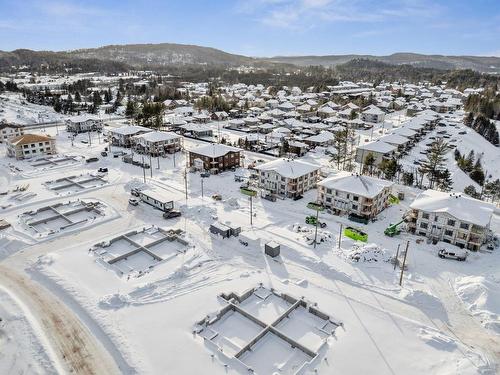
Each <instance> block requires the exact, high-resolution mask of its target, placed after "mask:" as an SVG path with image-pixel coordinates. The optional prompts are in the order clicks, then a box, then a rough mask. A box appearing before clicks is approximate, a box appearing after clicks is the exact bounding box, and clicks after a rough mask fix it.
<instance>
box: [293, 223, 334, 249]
mask: <svg viewBox="0 0 500 375" xmlns="http://www.w3.org/2000/svg"><path fill="white" fill-rule="evenodd" d="M291 229H292V231H293V232H295V233H301V234H302V238H303V239H304V240H305V241H306V242H307V243H308V244H309V245H312V244H313V243H314V233H315V230H316V228H315V227H314V226H311V225H301V224H299V223H295V224H293V225H292V228H291ZM331 240H332V234H331V233H330V232H327V231H325V230H322V229H320V228H319V227H318V234H317V241H318V243H323V242H330V241H331Z"/></svg>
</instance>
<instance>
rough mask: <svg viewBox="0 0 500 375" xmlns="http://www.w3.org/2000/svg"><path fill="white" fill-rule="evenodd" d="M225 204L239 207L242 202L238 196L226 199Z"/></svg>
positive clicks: (229, 206)
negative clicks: (239, 201)
mask: <svg viewBox="0 0 500 375" xmlns="http://www.w3.org/2000/svg"><path fill="white" fill-rule="evenodd" d="M224 206H225V208H239V207H240V204H239V203H238V200H237V199H236V198H234V197H231V198H228V199H225V200H224Z"/></svg>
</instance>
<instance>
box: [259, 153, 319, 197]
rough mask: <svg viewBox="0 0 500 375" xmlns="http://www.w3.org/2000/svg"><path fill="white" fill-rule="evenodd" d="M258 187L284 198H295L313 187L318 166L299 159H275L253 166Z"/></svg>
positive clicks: (317, 173) (316, 177) (317, 175)
mask: <svg viewBox="0 0 500 375" xmlns="http://www.w3.org/2000/svg"><path fill="white" fill-rule="evenodd" d="M255 169H256V170H257V171H259V187H260V188H262V189H265V190H267V191H268V192H269V193H270V194H275V195H278V196H281V197H286V198H295V197H298V196H301V195H302V194H304V192H306V191H308V190H310V189H312V188H314V187H315V186H316V183H317V181H318V178H319V171H320V167H318V166H316V165H313V164H309V163H306V162H303V161H299V160H290V159H277V160H273V161H270V162H268V163H264V164H261V165H258V166H257V167H255Z"/></svg>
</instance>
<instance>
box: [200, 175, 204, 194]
mask: <svg viewBox="0 0 500 375" xmlns="http://www.w3.org/2000/svg"><path fill="white" fill-rule="evenodd" d="M203 180H204V178H203V177H202V178H201V199H203Z"/></svg>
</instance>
